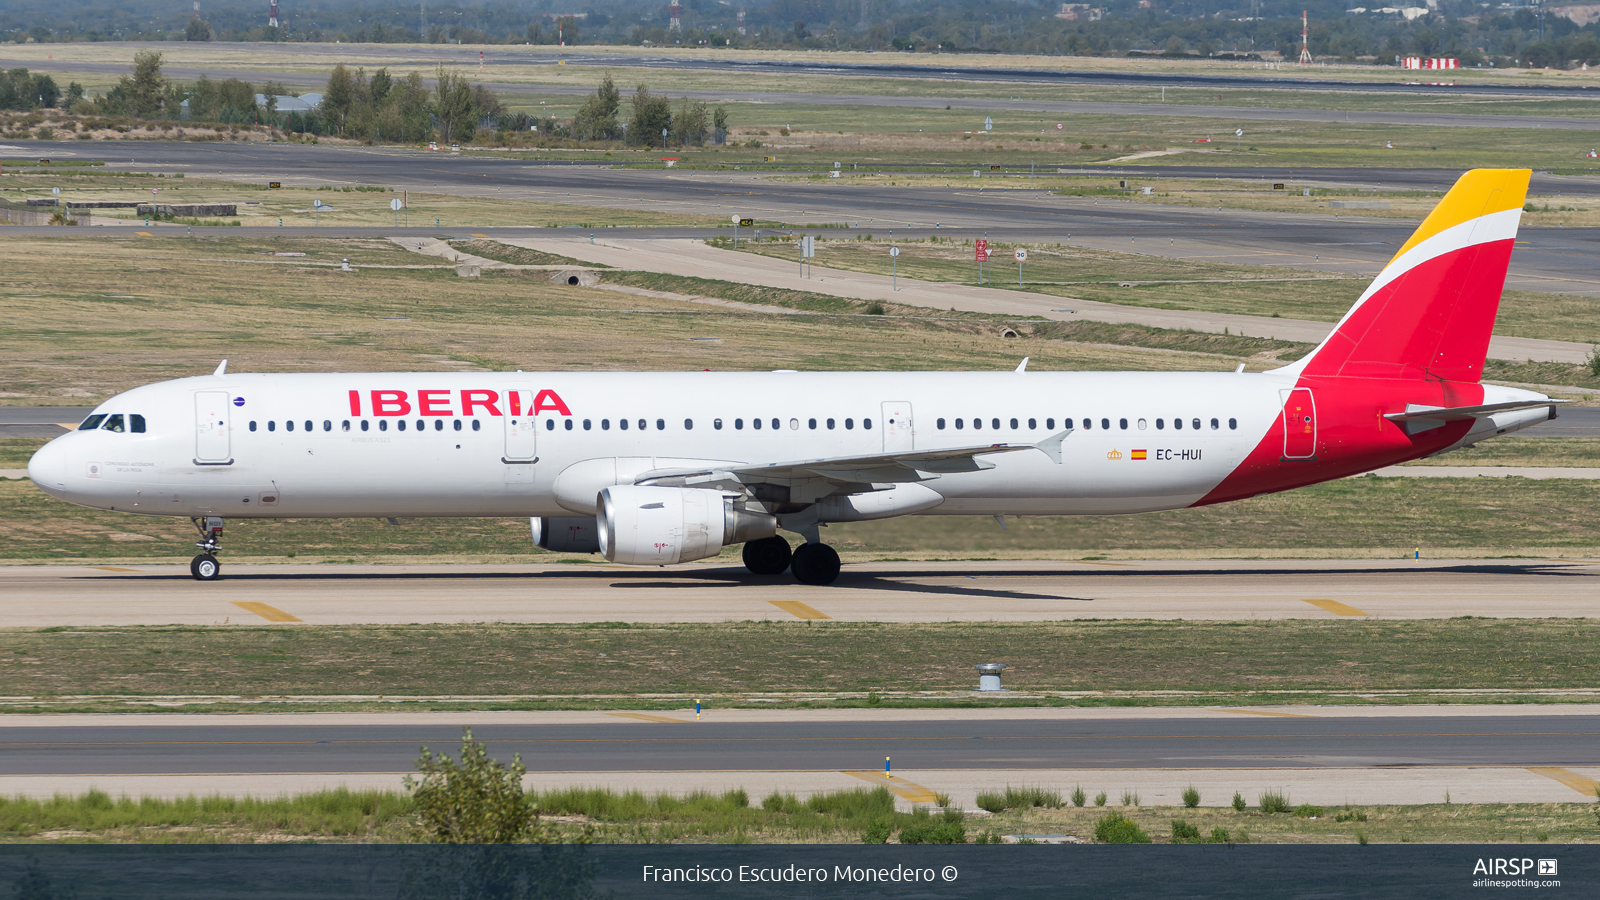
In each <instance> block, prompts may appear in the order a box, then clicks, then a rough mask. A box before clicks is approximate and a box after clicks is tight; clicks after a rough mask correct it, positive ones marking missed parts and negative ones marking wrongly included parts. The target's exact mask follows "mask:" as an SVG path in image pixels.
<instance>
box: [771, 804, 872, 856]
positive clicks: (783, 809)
mask: <svg viewBox="0 0 1600 900" xmlns="http://www.w3.org/2000/svg"><path fill="white" fill-rule="evenodd" d="M761 808H762V809H764V810H766V811H767V812H775V813H797V812H799V811H800V810H802V809H805V805H804V804H802V803H801V802H800V801H799V800H798V799H796V798H795V795H793V794H786V793H783V792H782V791H773V792H772V793H770V794H768V795H767V796H766V798H765V799H763V800H762V801H761ZM869 843H870V842H869ZM878 843H880V844H881V843H883V841H878Z"/></svg>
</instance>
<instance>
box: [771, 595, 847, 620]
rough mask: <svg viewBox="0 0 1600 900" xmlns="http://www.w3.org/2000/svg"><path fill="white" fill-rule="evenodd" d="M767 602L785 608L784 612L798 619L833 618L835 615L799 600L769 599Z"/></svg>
mask: <svg viewBox="0 0 1600 900" xmlns="http://www.w3.org/2000/svg"><path fill="white" fill-rule="evenodd" d="M767 602H768V603H771V604H772V605H773V606H776V607H777V608H779V609H781V610H783V611H784V612H786V613H788V614H790V615H792V616H794V617H795V618H797V619H831V618H833V616H830V615H828V614H827V613H825V612H823V611H822V610H820V609H812V608H811V607H809V606H807V605H805V604H804V603H801V602H800V601H799V600H768V601H767Z"/></svg>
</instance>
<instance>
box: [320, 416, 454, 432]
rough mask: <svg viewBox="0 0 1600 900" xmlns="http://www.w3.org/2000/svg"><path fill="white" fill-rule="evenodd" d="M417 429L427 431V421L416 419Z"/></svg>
mask: <svg viewBox="0 0 1600 900" xmlns="http://www.w3.org/2000/svg"><path fill="white" fill-rule="evenodd" d="M306 427H307V428H308V429H309V428H310V427H311V426H310V425H307V426H306ZM417 430H418V431H427V430H428V423H427V422H425V421H423V420H422V419H418V420H417Z"/></svg>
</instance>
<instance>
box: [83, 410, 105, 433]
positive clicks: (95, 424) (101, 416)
mask: <svg viewBox="0 0 1600 900" xmlns="http://www.w3.org/2000/svg"><path fill="white" fill-rule="evenodd" d="M105 420H106V414H105V413H95V414H94V415H92V416H90V417H89V418H87V419H84V420H83V424H82V425H79V426H78V430H79V431H93V430H95V429H96V428H99V427H100V423H101V422H104V421H105Z"/></svg>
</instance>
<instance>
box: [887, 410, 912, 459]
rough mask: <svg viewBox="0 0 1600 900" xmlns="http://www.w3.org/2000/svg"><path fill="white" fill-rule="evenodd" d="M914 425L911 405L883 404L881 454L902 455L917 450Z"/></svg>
mask: <svg viewBox="0 0 1600 900" xmlns="http://www.w3.org/2000/svg"><path fill="white" fill-rule="evenodd" d="M915 426H916V423H914V422H913V421H912V420H911V404H910V403H906V402H903V401H891V402H888V403H885V404H883V452H885V453H902V452H904V451H907V450H915V449H917V447H916V443H917V439H916V427H915Z"/></svg>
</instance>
